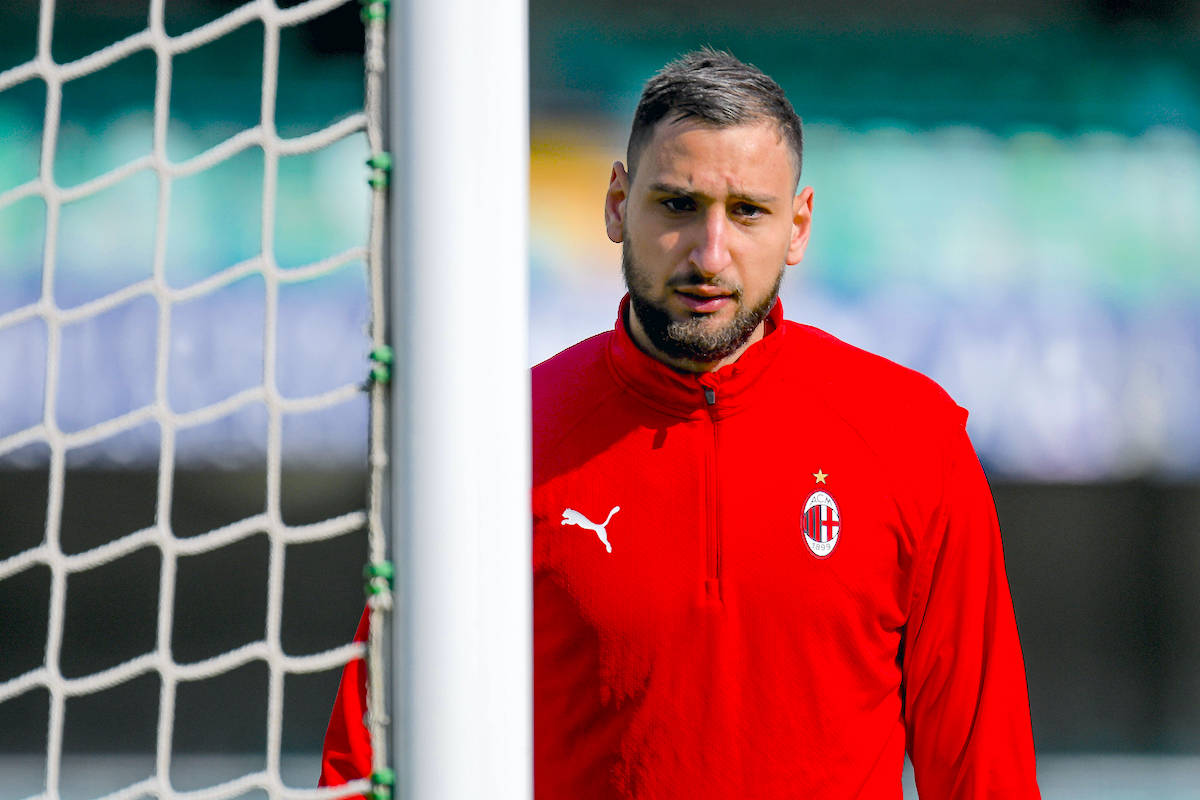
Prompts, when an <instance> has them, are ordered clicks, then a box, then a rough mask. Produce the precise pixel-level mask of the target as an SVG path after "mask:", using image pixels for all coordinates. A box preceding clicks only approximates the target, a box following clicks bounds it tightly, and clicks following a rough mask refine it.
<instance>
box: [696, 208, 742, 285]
mask: <svg viewBox="0 0 1200 800" xmlns="http://www.w3.org/2000/svg"><path fill="white" fill-rule="evenodd" d="M703 226H704V227H703V229H702V230H700V231H698V232H697V241H696V244H695V247H694V248H693V249H692V253H691V261H692V264H693V265H694V266H695V267H696V271H697V272H698V273H700V275H702V276H703V277H705V278H711V277H713V276H715V275H717V274H719V273H720V272H721V271H722V270H724V269H725V268H726V267H728V266H729V265H730V263H731V262H732V260H733V259H732V257H731V256H730V254H729V233H730V231H729V219H728V218H727V217H726V216H725V209H724V208H722V207H720V206H714V207H712V208H710V209H709V210H708V213H707V214H705V215H704V218H703Z"/></svg>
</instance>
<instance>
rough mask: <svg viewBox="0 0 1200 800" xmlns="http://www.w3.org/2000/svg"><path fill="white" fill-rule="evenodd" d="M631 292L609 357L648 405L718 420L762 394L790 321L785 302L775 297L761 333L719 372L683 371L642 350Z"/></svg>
mask: <svg viewBox="0 0 1200 800" xmlns="http://www.w3.org/2000/svg"><path fill="white" fill-rule="evenodd" d="M628 314H629V295H625V297H624V298H623V299H622V300H621V305H620V310H619V311H618V313H617V323H616V326H615V330H614V332H613V336H612V337H611V338H610V339H609V347H608V362H609V366H610V368H611V369H612V373H613V377H614V378H615V379H616V380H617V382H618V383H619V384H621V385H622V386H623V387H624V388H625V389H627V390H628V391H630V392H631V393H632V394H634V395H636V396H637V397H638V398H639V399H641V400H642V401H643V402H645V403H646V404H647V405H649V406H652V407H654V408H656V409H658V410H660V411H663V412H665V413H667V414H671V415H673V416H678V417H685V418H686V417H691V416H694V415H696V414H698V413H708V414H712V415H713V417H714V418H715V419H720V418H722V417H726V416H729V415H730V414H734V413H736V412H737V411H739V410H740V409H742V408H744V407H745V406H746V405H748V404H749V403H750V402H752V401H753V399H754V397H755V396H757V394H758V389H759V384H760V383H761V381H760V379H761V378H762V377H763V375H764V374H765V373H766V372H767V370H768V368H769V367H770V365H771V363H772V362H774V360H775V358H776V356H778V355H779V353H780V352H781V350H782V349H783V339H784V336H785V334H786V333H787V326H786V325H784V324H783V302H782V301H780V300H776V301H775V306H774V307H773V308H772V309H771V313H770V314H768V315H767V318H766V320H765V327H764V330H763V338H762V339H759V340H758V341H757V342H755V343H754V344H752V345H750V347H748V348H747V349H746V352H744V353H742V355H741V356H740V357H739V358H738V360H737V361H735V362H733V363H732V364H727V365H726V366H724V367H721V368H720V369H718V370H716V371H715V372H703V373H692V372H680V371H679V370H677V369H674V368H673V367H669V366H667V365H666V364H664V363H662V362H661V361H659V360H658V359H656V358H654V357H653V356H651V355H648V354H646V353H644V352H643V351H642V350H641V348H639V347H638V346H637V343H636V342H634V340H633V337H632V336H631V335H630V334H629V325H628Z"/></svg>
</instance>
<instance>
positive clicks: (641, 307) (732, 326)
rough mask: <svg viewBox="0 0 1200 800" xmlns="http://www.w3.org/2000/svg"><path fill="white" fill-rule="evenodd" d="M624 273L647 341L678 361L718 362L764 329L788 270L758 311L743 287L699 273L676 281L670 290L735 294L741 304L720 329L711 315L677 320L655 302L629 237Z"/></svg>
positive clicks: (671, 282)
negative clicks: (694, 288) (709, 288)
mask: <svg viewBox="0 0 1200 800" xmlns="http://www.w3.org/2000/svg"><path fill="white" fill-rule="evenodd" d="M621 274H622V275H623V276H624V278H625V287H626V288H627V289H628V290H629V302H630V305H631V306H632V307H633V313H634V314H636V315H637V318H638V321H639V322H640V323H642V329H643V330H644V331H645V332H646V336H647V338H649V339H650V343H651V344H653V345H654V346H655V347H656V348H657V349H658V350H659V352H661V353H663V354H664V355H666V356H668V357H670V358H672V359H680V360H685V361H695V362H699V363H713V362H716V361H720V360H722V359H724V358H727V357H728V356H731V355H733V354H734V353H736V352H737V351H738V350H739V349H740V348H741V347H742V346H743V345H744V344H746V342H747V341H748V340H749V339H750V336H751V335H752V334H753V333H754V331H755V330H756V329H757V328H758V326H759V325H760V324H761V323H762V321H763V320H764V319H766V318H767V315H768V314H770V313H771V309H772V308H774V307H775V300H776V299H777V298H778V297H779V285H780V283H782V281H783V267H782V266H781V267H780V269H779V274H778V275H777V276H776V277H775V283H774V285H773V286H772V287H771V290H770V291H769V292H767V294H766V296H764V297H763V298H762V299H761V300H759V301H758V302H757V303H755V304H754V305H753V306H747V305H746V298H745V297H744V296H743V293H742V287H741V286H735V285H730V284H727V283H725V282H723V281H719V280H715V279H706V278H704V277H702V276H700V275H699V274H697V273H695V272H693V273H691V274H688V275H682V276H677V277H674V278H671V279H670V280H669V281H668V282H667V287H668V288H678V287H681V286H714V287H719V288H721V289H724V290H725V291H729V292H732V299H733V301H734V303H735V304H736V305H737V311H736V312H735V313H734V316H733V319H731V320H730V321H729V322H727V323H725V324H724V325H714V324H713V321H712V319H710V318H709V317H710V315H708V314H692V315H691V316H690V317H688V318H686V319H681V320H678V319H674V318H673V317H672V316H671V315H670V313H669V312H667V310H666V309H664V308H663V307H662V306H661V305H659V304H658V303H657V302H656V301H655V300H653V299H651V292H652V291H653V287H651V285H650V282H649V281H648V280H647V279H646V277H645V275H644V273H642V272H641V270H639V269H638V266H637V264H636V262H635V261H634V259H633V254H632V253H631V252H630V248H629V238H628V237H626V238H625V241H624V242H623V243H622V245H621Z"/></svg>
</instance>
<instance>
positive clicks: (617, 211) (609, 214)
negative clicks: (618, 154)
mask: <svg viewBox="0 0 1200 800" xmlns="http://www.w3.org/2000/svg"><path fill="white" fill-rule="evenodd" d="M628 201H629V173H628V172H626V171H625V165H624V164H622V163H621V162H620V161H614V162H613V168H612V176H611V177H610V178H609V179H608V194H606V195H605V196H604V227H605V229H606V230H607V231H608V238H609V239H611V240H612V241H614V242H617V243H620V242H622V241H623V240H624V239H625V204H626V203H627V202H628Z"/></svg>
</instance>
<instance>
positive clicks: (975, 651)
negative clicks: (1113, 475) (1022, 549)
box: [902, 427, 1040, 800]
mask: <svg viewBox="0 0 1200 800" xmlns="http://www.w3.org/2000/svg"><path fill="white" fill-rule="evenodd" d="M924 537H925V538H924V541H923V543H922V546H921V552H920V554H919V557H918V560H917V573H916V575H915V579H914V587H913V598H912V603H911V605H910V609H909V617H908V624H907V626H906V629H905V639H904V650H903V661H902V665H903V670H904V705H905V724H906V727H907V732H908V752H909V756H910V758H911V759H912V762H913V769H914V772H915V777H916V783H917V790H918V792H919V793H920V795H921V797H930V798H940V799H942V800H968V798H969V799H970V800H976V799H978V800H982V799H983V798H1004V799H1005V800H1026V799H1027V798H1039V797H1040V794H1039V791H1038V786H1037V777H1036V766H1035V760H1034V750H1033V733H1032V728H1031V724H1030V719H1029V693H1028V688H1027V685H1026V680H1025V665H1024V661H1023V659H1022V657H1021V645H1020V641H1019V640H1018V638H1017V626H1016V620H1015V618H1014V615H1013V605H1012V598H1011V596H1010V594H1009V588H1008V578H1007V575H1006V574H1005V570H1004V552H1003V550H1002V548H1001V541H1000V528H999V524H998V522H997V520H996V509H995V504H994V502H993V500H992V495H991V491H990V489H989V488H988V484H987V479H986V478H985V477H984V474H983V469H982V468H981V467H980V465H979V460H978V459H977V458H976V456H975V452H974V450H973V449H972V448H971V443H970V441H969V440H968V439H967V435H966V431H965V430H964V429H963V428H961V427H956V429H955V431H954V433H953V434H952V435H951V441H950V445H949V448H948V454H947V457H946V471H945V480H944V486H943V495H942V499H941V503H940V504H939V506H938V507H937V508H936V510H935V511H934V512H933V514H932V518H931V519H930V523H929V527H928V529H927V530H926V531H925V532H924Z"/></svg>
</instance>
